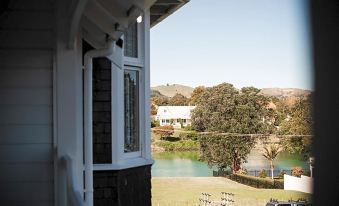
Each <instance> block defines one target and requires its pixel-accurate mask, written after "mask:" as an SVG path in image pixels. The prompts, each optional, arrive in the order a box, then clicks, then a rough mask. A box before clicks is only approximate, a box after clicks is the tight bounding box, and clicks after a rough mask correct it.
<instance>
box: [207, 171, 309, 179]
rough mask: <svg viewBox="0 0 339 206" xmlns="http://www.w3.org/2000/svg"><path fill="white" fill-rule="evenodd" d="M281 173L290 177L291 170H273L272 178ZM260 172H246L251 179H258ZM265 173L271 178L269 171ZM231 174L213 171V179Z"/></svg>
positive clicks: (229, 172)
mask: <svg viewBox="0 0 339 206" xmlns="http://www.w3.org/2000/svg"><path fill="white" fill-rule="evenodd" d="M281 171H284V172H285V174H287V175H292V170H273V176H274V177H278V176H279V174H280V173H281ZM260 172H261V170H248V171H247V175H249V176H253V177H258V176H259V173H260ZM265 173H266V175H267V177H270V176H271V170H265ZM305 173H309V170H305V171H304V174H305ZM231 174H232V173H231V171H229V170H226V171H222V170H219V171H213V177H227V176H228V175H231Z"/></svg>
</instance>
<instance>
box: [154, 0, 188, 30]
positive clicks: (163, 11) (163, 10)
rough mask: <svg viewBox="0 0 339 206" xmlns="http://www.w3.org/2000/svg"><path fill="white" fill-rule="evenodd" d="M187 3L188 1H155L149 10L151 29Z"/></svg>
mask: <svg viewBox="0 0 339 206" xmlns="http://www.w3.org/2000/svg"><path fill="white" fill-rule="evenodd" d="M187 2H189V0H157V1H156V2H155V3H154V4H153V5H152V6H151V8H150V13H151V17H150V20H151V27H153V26H155V25H156V24H158V23H159V22H161V21H162V20H164V19H165V18H166V17H168V16H169V15H171V14H172V13H174V12H175V11H176V10H178V9H179V8H181V7H182V6H183V5H185V4H186V3H187Z"/></svg>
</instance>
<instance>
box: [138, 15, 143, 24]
mask: <svg viewBox="0 0 339 206" xmlns="http://www.w3.org/2000/svg"><path fill="white" fill-rule="evenodd" d="M137 22H138V23H139V24H140V23H141V22H142V16H138V18H137Z"/></svg>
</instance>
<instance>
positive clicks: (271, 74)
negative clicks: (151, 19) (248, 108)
mask: <svg viewBox="0 0 339 206" xmlns="http://www.w3.org/2000/svg"><path fill="white" fill-rule="evenodd" d="M306 2H307V1H306V0H191V1H190V2H189V3H188V4H186V5H185V6H184V7H182V8H181V9H180V10H178V11H177V12H176V13H174V14H173V15H171V16H169V17H168V18H167V19H165V20H164V21H163V22H161V23H159V24H158V25H156V26H155V27H153V28H152V29H151V85H152V86H156V85H162V84H167V83H169V84H174V83H175V84H184V85H188V86H192V87H195V86H198V85H205V86H213V85H216V84H219V83H222V82H228V83H232V84H233V85H234V86H236V87H237V88H241V87H243V86H255V87H258V88H265V87H281V88H282V87H288V88H303V89H312V86H313V85H312V64H311V63H310V62H311V60H310V44H309V41H310V38H309V32H308V31H309V27H308V15H307V12H306V11H307V10H306Z"/></svg>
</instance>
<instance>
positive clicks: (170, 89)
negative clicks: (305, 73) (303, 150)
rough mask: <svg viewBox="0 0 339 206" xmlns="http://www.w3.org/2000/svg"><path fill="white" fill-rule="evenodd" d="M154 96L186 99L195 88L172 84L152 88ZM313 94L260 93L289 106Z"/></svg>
mask: <svg viewBox="0 0 339 206" xmlns="http://www.w3.org/2000/svg"><path fill="white" fill-rule="evenodd" d="M151 89H152V96H159V95H164V96H167V97H173V96H174V95H175V94H176V93H180V94H182V95H184V96H186V97H190V96H191V94H192V92H193V90H194V88H192V87H189V86H185V85H180V84H171V85H168V86H167V85H160V86H156V87H152V88H151ZM311 93H312V92H311V91H310V90H305V89H297V88H263V89H261V91H260V94H262V95H264V96H273V97H277V98H279V99H284V100H285V101H287V102H288V103H289V104H293V103H294V102H295V100H296V99H299V98H301V97H307V96H309V95H310V94H311Z"/></svg>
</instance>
